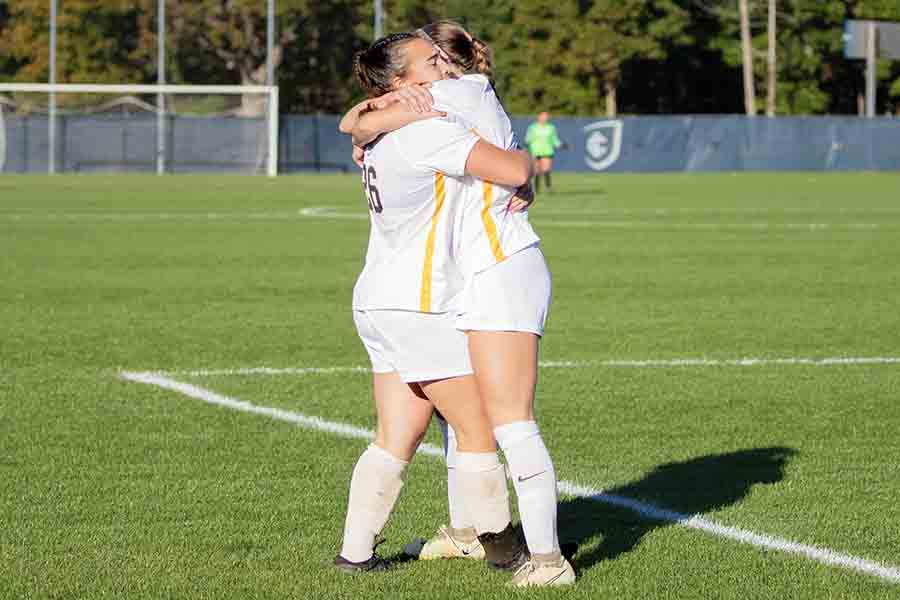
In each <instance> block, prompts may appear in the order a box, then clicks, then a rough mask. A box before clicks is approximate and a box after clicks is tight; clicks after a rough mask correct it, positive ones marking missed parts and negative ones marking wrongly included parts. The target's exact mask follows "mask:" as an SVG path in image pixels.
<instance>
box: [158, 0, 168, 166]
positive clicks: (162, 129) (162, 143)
mask: <svg viewBox="0 0 900 600" xmlns="http://www.w3.org/2000/svg"><path fill="white" fill-rule="evenodd" d="M156 13H157V14H156V45H157V57H156V83H157V85H165V83H166V0H159V3H158V7H157V11H156ZM165 172H166V100H165V96H164V95H163V93H162V92H161V91H160V92H157V93H156V174H157V175H163V174H165Z"/></svg>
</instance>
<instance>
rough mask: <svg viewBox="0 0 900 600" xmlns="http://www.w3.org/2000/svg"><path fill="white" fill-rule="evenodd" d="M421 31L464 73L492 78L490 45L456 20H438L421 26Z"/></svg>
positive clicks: (492, 61)
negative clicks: (479, 74)
mask: <svg viewBox="0 0 900 600" xmlns="http://www.w3.org/2000/svg"><path fill="white" fill-rule="evenodd" d="M422 31H423V32H424V33H425V34H426V35H427V36H428V37H430V38H431V39H432V41H434V43H435V44H437V45H438V46H439V47H440V49H441V50H443V51H444V52H446V53H447V56H449V57H450V60H452V61H453V62H455V63H456V64H457V65H459V67H460V68H461V69H462V70H463V71H465V72H466V73H481V74H482V75H484V76H486V77H487V78H488V79H493V75H494V57H493V53H492V52H491V48H490V46H488V45H487V44H485V43H484V42H482V41H481V40H479V39H478V38H477V37H475V36H473V35H472V34H471V33H469V32H468V31H466V29H465V27H463V26H462V25H460V24H459V23H457V22H456V21H449V20H444V21H438V22H436V23H431V24H430V25H426V26H425V27H423V28H422Z"/></svg>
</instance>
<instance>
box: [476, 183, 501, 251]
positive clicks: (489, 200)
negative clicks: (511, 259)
mask: <svg viewBox="0 0 900 600" xmlns="http://www.w3.org/2000/svg"><path fill="white" fill-rule="evenodd" d="M482 193H483V194H484V207H483V208H482V209H481V221H482V222H483V223H484V231H485V232H486V233H487V237H488V243H490V245H491V252H493V253H494V259H495V260H496V261H497V262H502V261H504V260H506V255H505V254H503V248H502V247H501V246H500V239H499V238H498V237H497V226H496V225H495V224H494V219H493V217H491V205H492V204H493V203H494V186H493V184H492V183H490V182H488V181H485V182H483V183H482Z"/></svg>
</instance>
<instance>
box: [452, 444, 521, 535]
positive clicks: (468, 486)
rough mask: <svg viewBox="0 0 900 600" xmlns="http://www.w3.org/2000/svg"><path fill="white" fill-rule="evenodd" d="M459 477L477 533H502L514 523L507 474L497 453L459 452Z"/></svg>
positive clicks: (457, 456)
mask: <svg viewBox="0 0 900 600" xmlns="http://www.w3.org/2000/svg"><path fill="white" fill-rule="evenodd" d="M456 468H457V478H458V481H459V488H460V491H461V492H462V495H463V498H464V500H465V503H466V507H467V508H468V509H469V511H468V512H469V515H470V516H471V518H472V521H473V522H474V524H475V530H476V531H477V532H478V534H479V535H481V534H482V533H499V532H501V531H503V530H504V529H506V527H507V526H508V525H509V523H510V520H511V518H512V517H511V515H510V511H509V489H508V488H507V487H506V471H505V470H504V468H503V464H502V463H501V462H500V459H499V458H498V457H497V453H496V452H458V453H457V455H456Z"/></svg>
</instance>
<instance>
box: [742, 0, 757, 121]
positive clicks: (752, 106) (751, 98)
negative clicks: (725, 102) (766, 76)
mask: <svg viewBox="0 0 900 600" xmlns="http://www.w3.org/2000/svg"><path fill="white" fill-rule="evenodd" d="M738 5H739V8H740V12H741V50H742V54H743V62H744V108H745V109H746V111H747V114H748V115H756V89H755V87H754V81H753V46H752V41H751V39H750V9H749V7H748V4H747V0H738Z"/></svg>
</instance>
